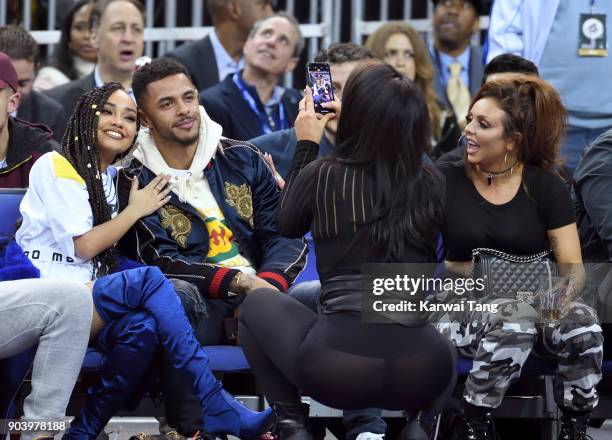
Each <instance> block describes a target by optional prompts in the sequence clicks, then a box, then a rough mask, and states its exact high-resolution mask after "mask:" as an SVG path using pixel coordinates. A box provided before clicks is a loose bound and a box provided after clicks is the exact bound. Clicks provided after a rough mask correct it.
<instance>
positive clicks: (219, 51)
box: [209, 30, 244, 82]
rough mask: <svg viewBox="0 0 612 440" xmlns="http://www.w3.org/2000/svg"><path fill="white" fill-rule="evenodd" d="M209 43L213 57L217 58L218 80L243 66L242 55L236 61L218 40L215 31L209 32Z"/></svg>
mask: <svg viewBox="0 0 612 440" xmlns="http://www.w3.org/2000/svg"><path fill="white" fill-rule="evenodd" d="M209 35H210V43H211V44H212V48H213V52H214V53H215V59H216V60H217V71H218V72H219V82H221V81H223V80H224V79H225V77H226V76H227V75H233V74H234V73H236V72H238V71H239V70H242V69H243V68H244V57H240V59H239V60H238V62H236V61H234V60H233V59H232V57H231V56H230V54H229V53H227V50H225V47H223V45H222V44H221V42H220V41H219V37H218V36H217V32H216V31H214V30H213V31H211V32H210V34H209Z"/></svg>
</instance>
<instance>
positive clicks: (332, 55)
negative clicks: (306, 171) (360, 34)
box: [249, 43, 374, 178]
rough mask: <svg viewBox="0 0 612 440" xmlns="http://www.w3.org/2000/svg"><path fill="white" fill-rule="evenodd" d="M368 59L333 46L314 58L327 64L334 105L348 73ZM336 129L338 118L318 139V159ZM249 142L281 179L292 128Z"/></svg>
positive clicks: (354, 48) (292, 143)
mask: <svg viewBox="0 0 612 440" xmlns="http://www.w3.org/2000/svg"><path fill="white" fill-rule="evenodd" d="M372 58H374V55H373V54H372V52H371V51H370V50H368V49H365V48H363V47H361V46H359V45H357V44H355V43H334V44H332V45H331V46H329V47H328V48H327V49H323V50H321V51H320V52H319V53H318V54H317V55H316V56H315V58H314V62H315V63H328V64H329V70H330V71H331V78H332V87H333V89H334V96H335V97H336V99H337V100H338V101H342V92H343V91H344V86H345V85H346V80H347V78H348V76H349V75H350V73H351V72H352V71H353V69H354V68H355V67H356V66H357V65H358V64H359V63H360V62H362V61H364V60H368V59H372ZM337 128H338V118H332V119H330V120H329V122H328V123H327V125H326V126H325V132H324V133H323V137H321V143H320V144H319V156H325V155H327V154H329V153H330V152H331V149H332V148H333V145H334V144H335V142H336V130H337ZM249 142H251V143H252V144H253V145H255V146H256V147H257V148H259V149H260V150H262V151H264V152H266V153H269V154H270V155H271V156H272V160H273V163H274V166H275V169H276V170H278V172H279V174H280V175H281V177H282V178H285V177H286V176H287V173H288V172H289V165H291V161H292V160H293V155H294V154H295V148H296V146H297V139H296V137H295V129H294V128H288V129H286V130H279V131H275V132H273V133H268V134H264V135H262V136H258V137H256V138H254V139H251V140H250V141H249Z"/></svg>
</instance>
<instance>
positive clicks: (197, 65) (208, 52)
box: [165, 31, 220, 92]
mask: <svg viewBox="0 0 612 440" xmlns="http://www.w3.org/2000/svg"><path fill="white" fill-rule="evenodd" d="M212 32H214V31H212ZM165 56H167V57H170V58H175V59H177V60H178V61H180V62H181V63H183V65H184V66H185V67H186V68H187V70H188V71H189V74H190V75H191V80H192V81H193V84H194V85H195V86H196V88H197V89H198V91H200V92H201V91H202V90H204V89H207V88H209V87H212V86H214V85H216V84H218V83H219V81H220V79H219V70H218V67H217V59H216V58H215V51H214V50H213V47H212V43H211V42H210V37H209V36H208V35H207V36H205V37H204V38H202V39H201V40H197V41H192V42H189V43H185V44H183V45H181V46H179V47H178V48H177V49H175V50H174V51H172V52H170V53H167V54H166V55H165Z"/></svg>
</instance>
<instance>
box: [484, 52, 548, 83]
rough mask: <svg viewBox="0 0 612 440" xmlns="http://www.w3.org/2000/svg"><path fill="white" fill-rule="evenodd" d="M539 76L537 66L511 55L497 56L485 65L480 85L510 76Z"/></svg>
mask: <svg viewBox="0 0 612 440" xmlns="http://www.w3.org/2000/svg"><path fill="white" fill-rule="evenodd" d="M516 74H519V75H527V76H536V77H539V76H540V72H539V71H538V66H536V65H535V64H533V63H532V62H531V61H529V60H528V59H525V58H523V57H520V56H518V55H514V54H511V53H503V54H501V55H497V56H496V57H495V58H493V59H492V60H491V61H489V62H488V63H487V65H486V66H485V69H484V76H483V78H482V83H483V84H484V83H486V82H487V81H497V80H500V79H506V78H508V77H509V76H510V75H516Z"/></svg>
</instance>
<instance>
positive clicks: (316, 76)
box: [306, 63, 334, 114]
mask: <svg viewBox="0 0 612 440" xmlns="http://www.w3.org/2000/svg"><path fill="white" fill-rule="evenodd" d="M306 83H307V84H308V87H310V90H312V99H313V101H314V106H315V107H314V108H315V112H316V113H321V114H326V113H333V110H331V109H329V108H324V107H322V106H321V104H322V103H324V102H330V101H333V100H334V89H333V87H332V78H331V72H330V70H329V64H327V63H308V64H307V65H306Z"/></svg>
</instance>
